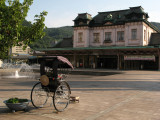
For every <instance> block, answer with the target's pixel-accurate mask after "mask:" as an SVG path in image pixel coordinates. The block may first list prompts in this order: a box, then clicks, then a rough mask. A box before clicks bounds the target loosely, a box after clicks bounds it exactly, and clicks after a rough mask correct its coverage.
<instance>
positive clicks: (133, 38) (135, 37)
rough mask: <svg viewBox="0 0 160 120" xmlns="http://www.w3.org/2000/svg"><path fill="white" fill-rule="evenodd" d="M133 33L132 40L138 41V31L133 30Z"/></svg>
mask: <svg viewBox="0 0 160 120" xmlns="http://www.w3.org/2000/svg"><path fill="white" fill-rule="evenodd" d="M131 32H132V33H131V34H132V36H131V39H132V40H136V39H137V29H132V31H131Z"/></svg>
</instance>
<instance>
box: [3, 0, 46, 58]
mask: <svg viewBox="0 0 160 120" xmlns="http://www.w3.org/2000/svg"><path fill="white" fill-rule="evenodd" d="M32 3H33V0H24V1H23V3H20V1H19V0H1V1H0V58H2V59H3V58H5V57H6V53H7V52H8V50H9V48H11V47H12V46H15V45H20V46H21V45H22V44H24V45H25V47H26V46H27V45H28V44H30V43H32V42H35V41H36V40H37V39H40V38H42V37H43V36H44V35H45V33H44V31H43V30H44V28H45V24H44V21H45V17H44V16H46V15H47V12H46V11H43V12H41V13H40V15H35V19H34V20H35V22H34V23H33V24H31V26H26V25H22V23H23V21H24V20H25V18H26V16H27V13H28V10H29V7H30V6H31V5H32Z"/></svg>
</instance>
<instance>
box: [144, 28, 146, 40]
mask: <svg viewBox="0 0 160 120" xmlns="http://www.w3.org/2000/svg"><path fill="white" fill-rule="evenodd" d="M144 40H145V41H146V30H144Z"/></svg>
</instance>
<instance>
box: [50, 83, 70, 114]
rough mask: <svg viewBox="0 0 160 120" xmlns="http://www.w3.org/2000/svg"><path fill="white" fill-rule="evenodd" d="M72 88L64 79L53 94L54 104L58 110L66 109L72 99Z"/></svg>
mask: <svg viewBox="0 0 160 120" xmlns="http://www.w3.org/2000/svg"><path fill="white" fill-rule="evenodd" d="M70 93H71V91H70V88H69V85H68V83H67V82H65V81H62V82H61V83H60V85H59V86H58V87H57V89H56V90H55V93H54V96H53V105H54V107H55V109H56V110H57V111H58V112H62V111H64V109H65V108H67V106H68V104H69V101H70Z"/></svg>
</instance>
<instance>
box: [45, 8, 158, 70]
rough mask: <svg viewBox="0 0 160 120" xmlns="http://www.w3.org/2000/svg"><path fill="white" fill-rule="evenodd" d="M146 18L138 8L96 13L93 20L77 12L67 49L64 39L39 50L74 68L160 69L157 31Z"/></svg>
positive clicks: (145, 14)
mask: <svg viewBox="0 0 160 120" xmlns="http://www.w3.org/2000/svg"><path fill="white" fill-rule="evenodd" d="M148 18H149V16H148V14H147V13H146V12H144V9H143V8H142V7H141V6H138V7H130V8H129V9H126V10H119V11H109V12H99V13H98V14H97V15H96V16H94V17H93V18H92V16H91V15H90V14H88V13H81V14H78V16H77V17H76V18H75V20H73V21H74V26H73V28H74V33H73V38H71V39H70V40H68V41H70V45H68V46H69V47H66V45H67V44H66V40H67V39H64V41H61V43H59V44H58V46H59V48H57V47H55V48H50V49H46V50H42V51H45V52H46V54H48V55H62V56H65V57H68V58H69V59H70V61H71V62H72V63H73V65H74V67H84V68H106V69H160V59H159V58H160V52H159V46H157V45H159V43H160V42H159V40H157V39H156V38H158V36H159V35H160V34H159V33H160V31H159V30H158V29H157V28H156V27H155V26H153V25H152V24H151V23H150V22H149V21H148ZM153 33H154V34H153ZM152 36H153V37H152ZM71 41H73V43H72V42H71ZM63 43H64V44H63ZM63 45H65V48H64V47H63ZM71 46H72V47H71Z"/></svg>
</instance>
